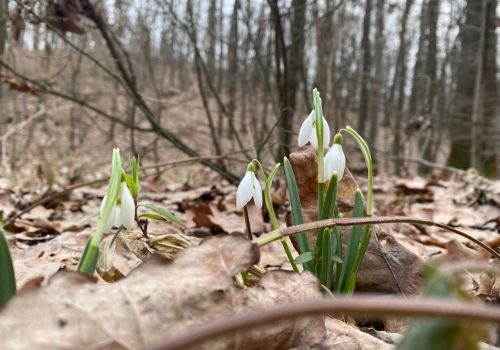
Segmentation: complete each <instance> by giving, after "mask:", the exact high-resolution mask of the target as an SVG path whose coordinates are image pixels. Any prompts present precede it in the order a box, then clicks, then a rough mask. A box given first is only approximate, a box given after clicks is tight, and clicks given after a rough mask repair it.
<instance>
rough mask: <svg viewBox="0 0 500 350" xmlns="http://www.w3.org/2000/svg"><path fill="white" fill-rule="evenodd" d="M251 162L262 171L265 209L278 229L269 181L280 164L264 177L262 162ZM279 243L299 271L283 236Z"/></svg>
mask: <svg viewBox="0 0 500 350" xmlns="http://www.w3.org/2000/svg"><path fill="white" fill-rule="evenodd" d="M252 162H255V163H257V164H258V165H259V168H260V170H261V173H262V177H263V178H264V181H265V184H266V186H265V188H264V202H265V203H266V207H267V211H268V213H269V217H270V218H271V222H272V223H273V227H274V229H275V230H279V229H280V224H279V222H278V219H277V218H276V213H275V212H274V207H273V201H272V199H271V182H272V181H273V178H274V175H276V172H277V171H278V167H279V166H280V164H276V165H275V166H274V168H273V170H271V173H270V174H269V177H268V178H267V177H266V173H265V172H264V167H263V166H262V164H261V163H260V162H259V161H258V160H257V159H253V160H252ZM281 244H282V245H283V248H284V249H285V253H286V256H287V258H288V260H289V261H290V264H291V265H292V268H293V271H295V272H297V273H299V268H298V267H297V264H296V263H295V260H294V259H293V256H292V252H291V250H290V247H289V246H288V243H287V242H286V240H285V238H281Z"/></svg>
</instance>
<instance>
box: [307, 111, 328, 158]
mask: <svg viewBox="0 0 500 350" xmlns="http://www.w3.org/2000/svg"><path fill="white" fill-rule="evenodd" d="M308 142H311V145H312V146H313V147H314V148H318V136H317V135H316V114H315V113H314V111H312V112H311V114H309V116H308V117H307V118H306V120H304V122H303V123H302V125H301V126H300V131H299V147H302V146H304V145H305V144H306V143H308ZM329 145H330V126H329V125H328V122H327V121H326V119H325V117H323V149H326V148H328V146H329Z"/></svg>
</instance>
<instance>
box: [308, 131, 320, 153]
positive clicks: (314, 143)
mask: <svg viewBox="0 0 500 350" xmlns="http://www.w3.org/2000/svg"><path fill="white" fill-rule="evenodd" d="M309 141H310V142H311V146H313V147H314V148H316V149H318V135H316V128H314V129H313V131H312V134H311V139H310V140H309Z"/></svg>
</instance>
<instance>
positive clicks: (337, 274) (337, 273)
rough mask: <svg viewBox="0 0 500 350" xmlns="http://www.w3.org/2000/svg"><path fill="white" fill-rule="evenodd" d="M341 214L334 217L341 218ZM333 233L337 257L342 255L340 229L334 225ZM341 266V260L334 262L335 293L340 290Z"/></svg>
mask: <svg viewBox="0 0 500 350" xmlns="http://www.w3.org/2000/svg"><path fill="white" fill-rule="evenodd" d="M341 217H342V215H340V214H339V215H338V216H336V218H341ZM333 233H334V235H335V239H336V241H337V244H336V248H337V249H336V251H335V255H336V256H338V257H342V230H341V229H340V227H338V226H337V227H334V228H333ZM342 266H343V262H337V263H336V264H335V284H334V286H333V287H334V291H335V292H336V293H338V292H340V275H341V274H342Z"/></svg>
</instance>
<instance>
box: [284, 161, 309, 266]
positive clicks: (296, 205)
mask: <svg viewBox="0 0 500 350" xmlns="http://www.w3.org/2000/svg"><path fill="white" fill-rule="evenodd" d="M283 164H284V168H285V178H286V184H287V188H288V195H289V197H290V206H291V207H292V217H293V224H294V225H300V224H303V223H304V217H303V216H302V205H301V202H300V196H299V190H298V188H297V181H296V180H295V174H294V172H293V169H292V165H291V164H290V161H289V160H288V158H287V157H285V158H284V161H283ZM297 241H298V243H299V253H300V254H304V253H308V252H310V251H309V242H308V241H307V235H306V234H305V233H299V234H298V235H297ZM311 255H312V253H311ZM311 260H312V259H311ZM301 264H303V267H304V270H307V271H311V272H312V271H313V264H312V261H310V260H309V261H306V262H304V263H301Z"/></svg>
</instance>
